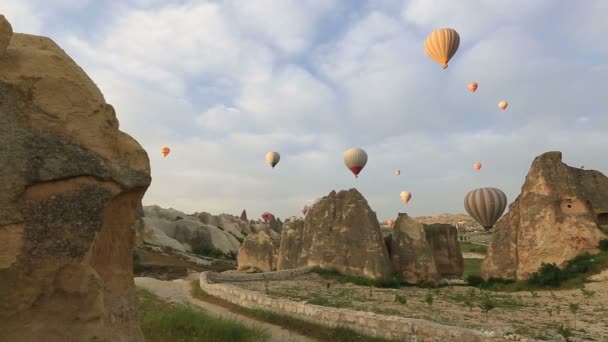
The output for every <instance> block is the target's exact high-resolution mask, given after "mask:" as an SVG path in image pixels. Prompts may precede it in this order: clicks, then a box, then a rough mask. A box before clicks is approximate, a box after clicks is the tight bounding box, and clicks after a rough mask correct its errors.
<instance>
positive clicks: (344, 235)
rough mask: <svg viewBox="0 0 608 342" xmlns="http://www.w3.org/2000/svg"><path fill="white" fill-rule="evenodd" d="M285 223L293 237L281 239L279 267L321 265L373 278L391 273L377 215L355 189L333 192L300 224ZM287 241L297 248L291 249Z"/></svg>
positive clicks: (344, 272) (313, 208)
mask: <svg viewBox="0 0 608 342" xmlns="http://www.w3.org/2000/svg"><path fill="white" fill-rule="evenodd" d="M295 222H298V221H295ZM288 225H290V228H289V229H290V230H292V232H289V234H292V235H295V236H293V237H290V238H288V239H286V240H282V241H281V247H280V248H279V262H278V265H280V266H281V267H288V266H295V267H306V266H320V267H322V268H326V269H334V270H336V271H338V272H340V273H343V274H348V275H355V276H363V277H368V278H373V279H386V278H388V277H389V276H390V275H391V267H390V261H389V258H388V252H387V250H386V246H385V245H384V238H383V236H382V232H381V230H380V224H379V223H378V218H377V217H376V213H375V212H373V211H372V210H371V208H370V207H369V205H368V204H367V201H366V200H365V198H364V197H363V196H362V195H361V194H360V193H359V191H357V189H350V190H348V191H346V190H342V191H340V192H338V193H336V192H335V191H332V192H331V193H330V194H329V195H328V196H325V197H323V198H322V199H321V200H320V201H319V202H318V203H317V204H315V205H314V206H313V207H312V208H311V209H310V210H309V211H308V213H307V214H306V218H305V219H304V223H303V224H299V223H291V222H290V223H288ZM286 236H287V235H286ZM284 244H285V247H284V246H283V245H284ZM287 244H297V245H299V248H297V249H296V250H295V252H294V251H290V250H289V249H288V247H287ZM295 253H297V254H298V255H297V259H296V258H295V255H294V254H295ZM294 259H295V260H294ZM281 267H280V268H279V269H285V268H281Z"/></svg>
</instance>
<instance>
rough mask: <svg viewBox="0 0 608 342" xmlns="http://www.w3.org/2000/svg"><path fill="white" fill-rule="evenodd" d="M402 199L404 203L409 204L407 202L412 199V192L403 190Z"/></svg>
mask: <svg viewBox="0 0 608 342" xmlns="http://www.w3.org/2000/svg"><path fill="white" fill-rule="evenodd" d="M400 196H401V200H402V201H403V203H405V204H407V202H409V201H410V199H411V198H412V194H411V193H409V192H407V191H401V194H400Z"/></svg>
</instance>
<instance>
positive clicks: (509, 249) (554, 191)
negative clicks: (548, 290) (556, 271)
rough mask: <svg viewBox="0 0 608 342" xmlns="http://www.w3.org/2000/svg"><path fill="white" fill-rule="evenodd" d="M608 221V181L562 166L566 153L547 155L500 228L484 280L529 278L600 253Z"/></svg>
mask: <svg viewBox="0 0 608 342" xmlns="http://www.w3.org/2000/svg"><path fill="white" fill-rule="evenodd" d="M607 219H608V178H607V177H606V176H604V175H603V174H602V173H601V172H598V171H595V170H582V169H577V168H573V167H570V166H568V165H566V164H564V163H562V154H561V152H547V153H544V154H542V155H540V156H539V157H536V159H534V161H533V162H532V166H531V167H530V171H529V172H528V175H527V176H526V180H525V182H524V185H523V186H522V191H521V194H520V195H519V196H518V197H517V199H515V201H514V202H513V203H512V204H511V205H510V206H509V212H508V213H507V215H506V216H504V217H503V218H502V219H500V220H499V221H498V223H497V224H496V226H495V228H494V239H493V241H492V243H491V245H490V247H489V249H488V254H487V257H486V259H485V260H484V262H483V264H482V267H481V275H482V277H484V278H485V279H488V278H491V277H494V278H505V279H527V278H529V277H530V275H531V274H532V273H534V272H535V271H537V270H538V268H539V267H540V266H541V264H542V263H543V262H544V263H555V264H557V265H559V266H563V264H564V263H565V262H566V261H567V260H570V259H572V258H574V257H575V256H577V255H579V254H581V253H583V252H591V253H595V252H597V251H598V249H597V248H598V244H599V241H600V240H601V239H602V238H606V234H605V233H604V232H603V231H602V229H601V228H602V227H605V226H602V224H608V220H607ZM598 224H600V225H598Z"/></svg>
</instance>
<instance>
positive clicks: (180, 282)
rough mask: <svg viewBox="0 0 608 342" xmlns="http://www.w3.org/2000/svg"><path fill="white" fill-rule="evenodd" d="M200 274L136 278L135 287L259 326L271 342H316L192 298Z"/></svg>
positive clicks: (171, 300)
mask: <svg viewBox="0 0 608 342" xmlns="http://www.w3.org/2000/svg"><path fill="white" fill-rule="evenodd" d="M198 276H199V274H198V273H194V274H192V275H191V276H190V277H189V278H186V279H176V280H171V281H164V280H158V279H154V278H145V277H136V278H134V280H135V285H136V286H137V287H140V288H143V289H146V290H148V291H150V292H152V293H153V294H155V295H156V296H158V297H159V298H161V299H163V300H166V301H168V302H177V303H185V304H191V305H196V306H198V307H201V308H203V309H204V310H206V311H207V312H208V313H209V314H211V315H213V316H216V317H224V318H232V319H235V320H237V321H240V322H242V323H244V324H246V325H249V326H251V325H257V326H261V327H263V328H265V329H266V330H267V331H268V333H269V334H270V336H271V339H270V340H269V341H271V342H300V341H302V342H307V341H314V340H312V339H310V338H308V337H305V336H302V335H299V334H297V333H294V332H291V331H289V330H286V329H284V328H282V327H280V326H278V325H274V324H269V323H265V322H261V321H257V320H254V319H251V318H249V317H245V316H241V315H238V314H235V313H233V312H230V311H229V310H228V309H225V308H223V307H220V306H217V305H214V304H210V303H207V302H204V301H201V300H198V299H196V298H194V297H192V294H191V292H190V291H191V285H190V282H191V280H193V279H198Z"/></svg>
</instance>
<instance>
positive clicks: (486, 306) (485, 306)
mask: <svg viewBox="0 0 608 342" xmlns="http://www.w3.org/2000/svg"><path fill="white" fill-rule="evenodd" d="M495 307H496V303H495V302H494V300H493V299H492V297H490V296H489V295H487V294H486V295H485V296H484V297H483V299H482V300H481V303H479V308H481V311H483V312H484V313H485V314H486V322H487V321H488V312H490V311H491V310H492V309H494V308H495Z"/></svg>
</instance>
